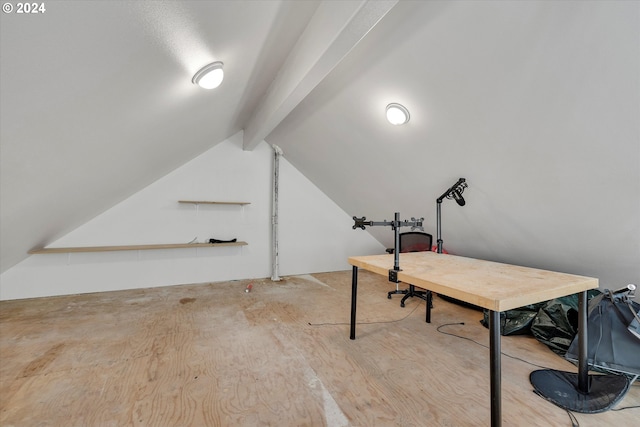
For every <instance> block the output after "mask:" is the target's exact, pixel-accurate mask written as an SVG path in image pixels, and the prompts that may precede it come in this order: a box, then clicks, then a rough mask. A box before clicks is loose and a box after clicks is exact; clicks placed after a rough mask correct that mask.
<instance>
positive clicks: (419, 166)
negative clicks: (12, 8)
mask: <svg viewBox="0 0 640 427" xmlns="http://www.w3.org/2000/svg"><path fill="white" fill-rule="evenodd" d="M396 3H397V4H396ZM46 6H47V11H46V13H45V14H41V15H38V16H35V15H34V16H19V15H16V14H3V15H2V18H1V19H2V29H1V31H2V33H1V35H2V40H1V43H2V44H1V49H2V50H1V56H0V58H1V59H0V61H1V100H2V104H1V107H2V110H1V147H0V148H1V153H0V154H1V182H0V184H1V218H0V219H1V221H2V224H1V225H2V229H1V232H2V236H1V246H2V271H4V270H6V269H7V268H9V267H11V266H12V265H15V264H16V263H17V262H19V261H20V260H22V259H24V258H25V257H26V252H27V251H28V250H29V249H30V248H32V247H34V246H37V245H46V244H47V243H49V242H51V241H53V240H55V238H57V237H60V236H62V235H64V234H66V233H67V232H69V231H70V230H72V229H74V228H76V227H77V226H79V225H81V224H82V223H84V222H85V221H87V220H88V219H90V218H92V217H94V216H96V215H97V214H99V213H101V212H103V211H104V210H106V209H108V208H109V207H111V206H113V205H114V204H116V203H117V202H119V201H121V200H123V199H125V198H126V197H128V196H129V195H131V194H133V193H135V192H136V191H138V190H140V189H141V188H143V187H144V186H146V185H148V184H149V183H151V182H153V181H155V180H156V179H158V178H160V177H162V176H164V175H165V174H166V173H167V172H169V171H171V170H173V169H175V168H176V167H178V166H180V165H182V164H184V163H185V162H186V161H188V160H190V159H192V158H193V157H195V156H196V155H198V154H200V153H202V152H204V151H205V150H207V149H209V148H211V147H212V146H214V145H215V144H217V143H219V142H220V141H223V140H224V139H226V138H228V137H229V136H231V135H233V134H235V133H236V132H238V131H239V130H241V129H244V130H245V148H246V149H252V148H253V147H255V144H256V143H257V142H259V141H260V140H263V139H266V140H267V142H269V143H271V144H276V145H278V146H280V147H281V148H282V149H283V151H284V155H285V157H286V158H287V159H288V160H289V161H290V162H291V163H293V164H294V165H295V166H296V167H297V168H298V169H299V170H300V171H301V172H302V173H303V174H305V175H306V176H307V177H308V178H309V179H311V180H312V181H313V182H314V183H315V184H316V185H317V186H318V187H319V188H320V189H321V190H323V191H324V192H325V193H326V194H327V195H328V196H329V197H331V198H332V199H333V200H334V201H335V202H336V203H337V204H338V205H339V206H341V207H342V208H343V209H344V210H345V211H347V212H348V213H349V214H352V215H357V216H362V215H365V216H367V217H368V218H369V219H373V220H383V219H392V217H393V213H394V212H396V211H399V212H400V213H401V216H402V218H403V219H409V218H410V217H412V216H416V217H418V216H424V217H425V222H426V224H427V231H429V232H431V233H433V234H434V236H435V234H436V230H435V208H436V204H435V199H436V198H437V197H438V196H439V195H440V194H442V193H443V192H444V191H445V190H446V189H447V188H448V187H449V186H451V185H452V184H453V183H454V182H455V181H456V180H457V179H458V178H459V177H465V178H466V179H467V181H468V183H469V188H468V189H467V190H466V191H465V193H464V196H465V198H466V199H467V205H466V206H464V207H462V208H461V207H458V206H457V205H456V204H455V203H454V202H452V201H448V200H447V201H445V202H444V203H443V209H442V211H443V238H444V241H445V247H446V248H448V249H449V250H450V251H452V252H456V253H459V254H462V255H469V256H478V257H482V258H485V259H493V260H499V261H506V262H515V263H519V264H524V265H530V266H537V267H542V268H552V269H559V270H561V271H567V272H574V273H576V274H585V275H593V276H596V277H600V278H601V283H603V284H605V285H610V286H616V285H625V284H626V283H629V282H633V281H635V282H640V3H639V2H626V1H592V2H581V1H575V2H574V1H563V2H548V1H521V2H504V1H495V2H493V1H455V2H444V1H443V2H439V1H429V2H427V1H415V2H413V1H400V2H396V1H377V2H375V1H371V2H367V1H354V2H347V1H343V2H311V1H297V2H293V1H292V2H281V1H246V2H244V1H210V2H208V1H191V2H189V1H185V2H108V1H92V2H75V1H70V2H64V1H60V2H58V1H55V2H53V1H50V2H47V3H46ZM215 60H221V61H223V62H224V63H225V74H226V77H225V81H224V83H223V85H222V86H221V87H220V88H218V89H216V90H215V91H211V92H207V91H202V90H201V89H200V90H199V89H198V88H197V87H195V86H194V85H192V84H191V82H190V79H191V76H192V75H193V73H195V71H197V70H198V69H199V68H200V67H201V66H203V65H204V64H206V63H209V62H212V61H215ZM390 102H400V103H402V104H404V105H405V106H406V107H408V108H409V110H410V111H411V121H410V122H409V123H408V124H407V125H405V126H401V127H394V126H391V125H389V124H388V123H386V122H385V121H384V107H385V106H386V105H387V104H388V103H390ZM345 226H350V224H346V225H345ZM369 231H370V232H371V233H372V234H373V235H374V236H375V237H376V238H378V239H379V240H380V241H381V242H383V243H384V244H386V245H390V244H391V237H392V234H391V232H390V230H389V229H387V228H386V227H384V228H383V227H377V228H376V227H374V228H370V229H369ZM356 232H362V231H354V233H356Z"/></svg>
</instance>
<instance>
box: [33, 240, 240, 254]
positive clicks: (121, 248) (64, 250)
mask: <svg viewBox="0 0 640 427" xmlns="http://www.w3.org/2000/svg"><path fill="white" fill-rule="evenodd" d="M246 244H247V242H231V243H162V244H153V245H120V246H79V247H70V248H36V249H31V250H30V251H29V254H66V253H73V252H115V251H141V250H153V249H177V248H212V247H219V246H245V245H246Z"/></svg>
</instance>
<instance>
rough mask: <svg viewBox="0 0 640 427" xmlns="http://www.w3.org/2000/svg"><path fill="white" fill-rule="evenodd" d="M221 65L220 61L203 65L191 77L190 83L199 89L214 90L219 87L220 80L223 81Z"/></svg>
mask: <svg viewBox="0 0 640 427" xmlns="http://www.w3.org/2000/svg"><path fill="white" fill-rule="evenodd" d="M223 65H224V64H223V63H222V62H220V61H216V62H212V63H211V64H209V65H205V66H204V67H202V68H201V69H200V70H199V71H198V72H197V73H196V74H195V75H194V76H193V78H192V79H191V81H192V82H193V83H194V84H197V85H198V86H200V87H201V88H204V89H215V88H217V87H218V86H220V84H221V83H222V79H224V71H223V70H222V66H223Z"/></svg>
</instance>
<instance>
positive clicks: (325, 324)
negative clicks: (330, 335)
mask: <svg viewBox="0 0 640 427" xmlns="http://www.w3.org/2000/svg"><path fill="white" fill-rule="evenodd" d="M418 307H421V305H420V304H416V306H415V307H413V310H411V311H410V312H409V314H407V315H406V316H404V317H403V318H401V319H396V320H381V321H379V322H356V325H376V324H379V323H398V322H402V321H403V320H405V319H406V318H407V317H409V316H411V315H412V314H413V312H414V311H416V309H417V308H418ZM350 324H351V322H337V323H311V322H308V325H309V326H334V325H350Z"/></svg>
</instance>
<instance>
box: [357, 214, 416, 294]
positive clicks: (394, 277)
mask: <svg viewBox="0 0 640 427" xmlns="http://www.w3.org/2000/svg"><path fill="white" fill-rule="evenodd" d="M366 219H367V217H364V216H363V217H362V218H357V217H355V216H354V217H353V221H354V224H353V229H354V230H355V229H356V228H362V229H363V230H364V229H365V227H366V226H370V227H373V226H380V225H381V226H389V227H391V228H392V229H393V231H394V239H393V254H394V256H393V269H392V270H389V281H390V282H394V283H398V282H399V280H398V271H400V227H411V230H412V231H413V230H416V229H418V230H421V231H424V228H422V221H424V218H420V219H416V218H413V217H411V221H408V220H406V219H405V220H404V221H401V220H400V213H399V212H396V213H395V216H394V220H393V221H387V220H386V219H385V220H384V221H367V220H366Z"/></svg>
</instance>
